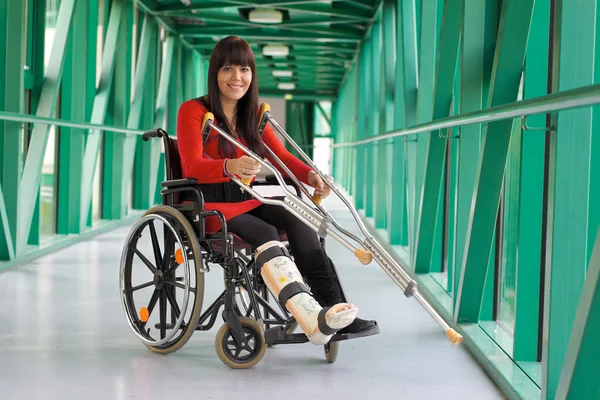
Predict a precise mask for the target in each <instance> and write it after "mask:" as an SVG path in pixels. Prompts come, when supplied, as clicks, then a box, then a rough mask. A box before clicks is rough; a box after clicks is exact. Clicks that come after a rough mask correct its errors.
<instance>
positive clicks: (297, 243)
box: [227, 204, 343, 306]
mask: <svg viewBox="0 0 600 400" xmlns="http://www.w3.org/2000/svg"><path fill="white" fill-rule="evenodd" d="M227 229H228V231H229V232H232V233H235V234H236V235H238V236H239V237H241V238H242V239H244V241H246V242H247V243H249V244H250V245H252V246H253V247H255V248H256V247H259V246H261V245H263V244H265V243H267V242H269V241H271V240H277V241H279V232H280V231H285V233H286V234H287V237H288V242H289V244H290V250H291V251H292V254H293V256H294V260H295V262H296V266H297V267H298V270H299V271H300V273H301V274H302V275H303V276H304V278H305V280H306V283H307V284H308V285H309V286H310V287H311V290H312V293H313V296H314V298H315V299H316V300H317V301H318V302H319V303H321V305H323V306H331V305H334V304H337V303H340V302H342V300H343V296H342V293H341V287H340V285H339V281H338V280H337V276H336V275H335V272H334V271H333V267H332V265H331V264H330V260H329V257H328V256H327V254H326V253H325V250H324V249H323V248H322V246H321V241H320V240H319V237H318V236H317V234H316V233H315V232H314V231H313V230H312V229H311V228H309V227H308V226H306V225H305V224H304V223H303V222H302V221H300V220H299V219H298V218H296V216H294V215H293V214H291V213H290V212H289V211H287V210H286V209H284V208H283V207H280V206H275V205H270V204H262V205H260V206H259V207H257V208H255V209H253V210H251V211H249V212H248V213H246V214H242V215H238V216H237V217H234V218H231V219H230V220H229V221H227Z"/></svg>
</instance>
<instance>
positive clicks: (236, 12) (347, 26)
mask: <svg viewBox="0 0 600 400" xmlns="http://www.w3.org/2000/svg"><path fill="white" fill-rule="evenodd" d="M138 2H139V3H141V4H142V6H144V8H146V11H149V12H150V13H151V14H153V15H154V16H156V17H157V18H159V19H160V20H161V22H162V23H163V24H165V25H166V26H167V27H168V28H169V29H170V30H172V31H175V32H176V33H177V34H179V35H180V37H181V38H182V39H183V40H184V41H185V42H186V43H187V44H188V45H190V46H191V47H193V48H195V49H197V50H198V51H199V52H200V53H201V54H203V55H206V56H209V55H210V53H211V51H212V49H213V48H214V46H215V44H216V42H217V41H218V40H220V39H221V38H223V37H226V36H229V35H237V36H240V37H242V38H243V39H245V40H246V41H247V42H249V43H250V45H251V46H252V50H253V51H254V54H255V56H256V61H257V68H258V76H259V85H260V86H259V88H260V92H261V95H277V94H279V95H285V94H293V95H294V96H303V97H304V96H306V97H311V96H312V97H315V98H326V97H335V96H336V95H337V91H338V89H339V86H340V83H341V82H342V80H343V78H344V76H345V74H346V71H347V70H348V68H349V67H350V65H351V62H352V60H353V59H354V56H355V54H356V52H357V49H358V45H359V44H360V42H361V41H362V39H363V38H364V36H365V34H366V32H367V30H368V28H369V27H370V26H371V22H372V20H373V17H374V15H375V13H376V11H377V8H378V7H379V3H380V2H381V0H349V1H331V0H329V1H315V0H312V1H305V0H296V1H289V0H288V1H282V0H279V1H277V0H221V1H210V0H138ZM265 10H266V11H265ZM251 13H252V18H251ZM256 13H259V14H261V13H262V14H265V13H267V15H268V16H275V17H276V19H277V18H280V19H281V22H271V23H266V22H253V21H252V20H255V19H256V17H255V14H256ZM274 45H275V46H279V47H281V46H280V45H285V46H287V47H288V55H287V56H284V55H265V54H263V51H264V48H265V46H274ZM274 71H278V72H275V73H276V74H289V73H290V72H289V71H291V72H292V76H291V77H288V76H274V75H273V72H274ZM280 71H288V72H280ZM281 83H287V84H290V83H293V84H294V86H295V88H294V89H281V88H280V84H281Z"/></svg>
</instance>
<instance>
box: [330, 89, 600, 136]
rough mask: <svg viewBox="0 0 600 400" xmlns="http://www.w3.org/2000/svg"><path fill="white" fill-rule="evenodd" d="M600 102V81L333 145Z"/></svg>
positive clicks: (543, 112) (544, 112)
mask: <svg viewBox="0 0 600 400" xmlns="http://www.w3.org/2000/svg"><path fill="white" fill-rule="evenodd" d="M598 103H600V84H596V85H590V86H586V87H583V88H578V89H572V90H565V91H564V92H559V93H553V94H549V95H547V96H542V97H536V98H533V99H527V100H521V101H517V102H514V103H510V104H503V105H501V106H496V107H491V108H487V109H485V110H480V111H473V112H470V113H466V114H462V115H457V116H453V117H448V118H441V119H438V120H436V121H431V122H427V123H424V124H420V125H415V126H413V127H411V128H407V129H400V130H395V131H392V132H388V133H385V134H382V135H377V136H373V137H370V138H367V139H361V140H356V141H354V142H347V143H336V144H334V145H333V147H336V148H339V147H351V146H357V145H361V144H366V143H369V142H377V141H379V140H385V139H392V138H395V137H398V136H406V135H413V134H415V133H422V132H430V131H436V130H439V129H446V128H453V127H455V126H461V125H470V124H481V123H487V122H492V121H499V120H503V119H509V118H516V117H521V116H525V115H532V114H546V113H549V112H553V111H560V110H566V109H569V108H576V107H585V106H592V105H594V104H598Z"/></svg>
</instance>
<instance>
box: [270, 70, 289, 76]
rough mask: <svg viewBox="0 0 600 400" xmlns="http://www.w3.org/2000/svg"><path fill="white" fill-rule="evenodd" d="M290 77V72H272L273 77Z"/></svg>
mask: <svg viewBox="0 0 600 400" xmlns="http://www.w3.org/2000/svg"><path fill="white" fill-rule="evenodd" d="M292 75H293V72H292V71H281V70H275V71H273V76H279V77H290V76H292Z"/></svg>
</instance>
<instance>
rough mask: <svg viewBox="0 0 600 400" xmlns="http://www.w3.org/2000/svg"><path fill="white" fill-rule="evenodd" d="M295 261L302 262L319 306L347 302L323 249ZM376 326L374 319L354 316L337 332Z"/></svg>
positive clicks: (308, 282) (351, 331)
mask: <svg viewBox="0 0 600 400" xmlns="http://www.w3.org/2000/svg"><path fill="white" fill-rule="evenodd" d="M297 258H298V257H297ZM297 261H300V262H302V265H303V267H304V268H303V269H304V271H303V272H304V277H305V279H306V284H307V285H308V286H309V287H310V289H311V291H312V294H313V297H314V298H315V300H317V301H318V302H319V304H320V305H321V306H323V307H327V306H332V305H334V304H338V303H345V302H347V300H346V299H345V298H344V296H343V294H342V289H341V284H340V281H339V278H338V276H337V274H336V272H335V269H334V267H333V262H332V261H331V259H330V258H329V257H328V256H327V255H326V254H325V251H323V250H317V251H313V252H310V253H306V254H301V255H300V260H297ZM376 326H377V322H375V321H368V320H364V319H361V318H358V317H356V318H354V321H352V323H351V324H350V325H348V326H347V327H345V328H342V329H340V330H339V331H338V333H339V334H345V333H360V332H365V331H368V330H371V329H373V328H375V327H376Z"/></svg>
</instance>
